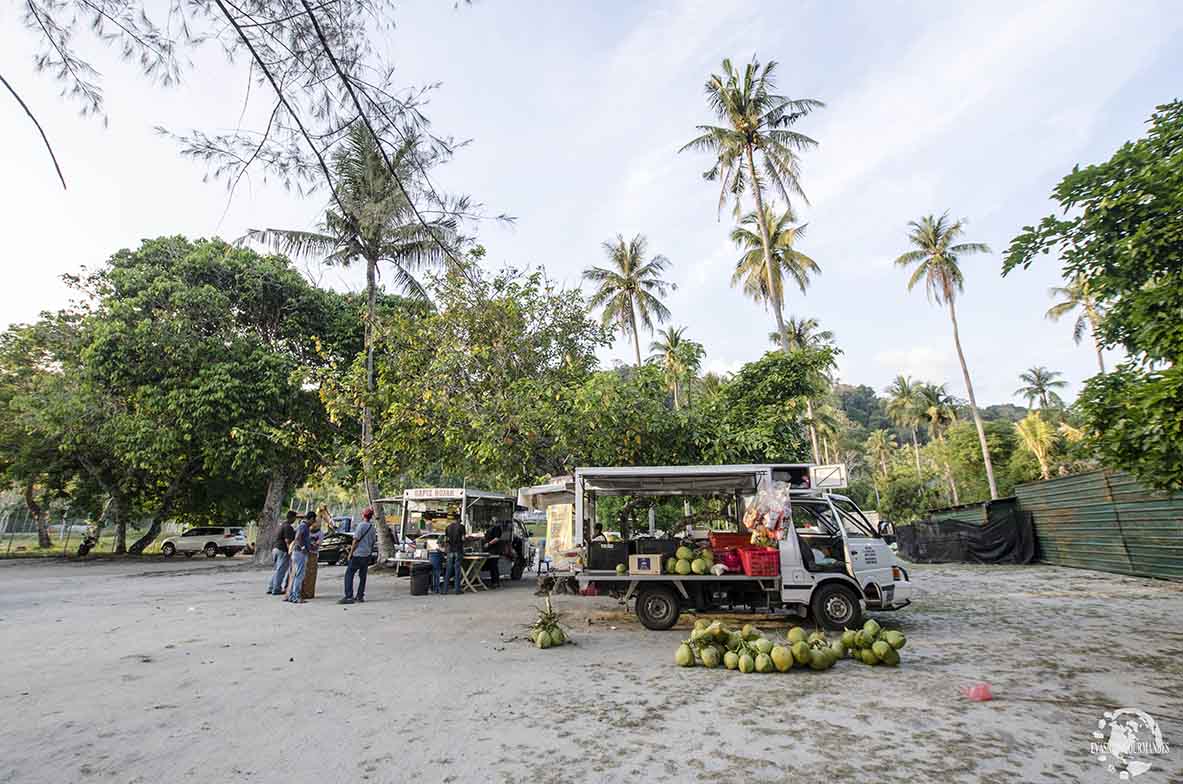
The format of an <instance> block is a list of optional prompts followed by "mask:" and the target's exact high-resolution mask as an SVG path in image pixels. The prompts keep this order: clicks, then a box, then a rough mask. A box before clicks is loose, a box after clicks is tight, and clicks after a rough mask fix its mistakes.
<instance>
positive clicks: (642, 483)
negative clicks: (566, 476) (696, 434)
mask: <svg viewBox="0 0 1183 784" xmlns="http://www.w3.org/2000/svg"><path fill="white" fill-rule="evenodd" d="M811 467H812V466H810V465H808V464H804V463H801V464H778V465H772V464H745V465H699V466H636V467H619V466H616V467H593V468H580V469H578V470H577V472H576V474H577V476H578V477H579V479H580V480H581V481H582V483H583V488H584V490H587V491H594V492H595V493H596V495H636V496H664V495H702V494H706V493H723V492H739V493H742V494H745V495H748V494H752V493H755V492H756V489H757V486H758V484H759V480H760V477H767V476H770V475H771V478H772V480H773V481H778V482H786V483H789V484H790V485H797V486H801V487H807V486H808V484H807V483H806V482H805V480H807V479H808V478H809V476H810V468H811Z"/></svg>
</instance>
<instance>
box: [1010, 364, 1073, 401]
mask: <svg viewBox="0 0 1183 784" xmlns="http://www.w3.org/2000/svg"><path fill="white" fill-rule="evenodd" d="M1062 375H1063V373H1061V372H1060V371H1058V370H1048V369H1047V368H1045V367H1044V366H1043V365H1040V366H1039V367H1033V368H1029V369H1027V370H1024V371H1023V372H1022V373H1020V374H1019V381H1022V382H1023V385H1022V386H1021V387H1019V388H1018V389H1016V390H1015V395H1016V396H1018V397H1021V398H1024V399H1025V400H1026V401H1027V408H1028V410H1030V408H1031V403H1032V402H1034V401H1036V400H1038V401H1039V407H1040V408H1041V409H1044V408H1048V407H1049V406H1052V405H1056V406H1063V405H1064V401H1063V400H1061V399H1060V396H1059V395H1057V394H1056V390H1057V389H1063V388H1064V387H1066V386H1068V382H1067V381H1065V380H1064V379H1062V378H1059V376H1062Z"/></svg>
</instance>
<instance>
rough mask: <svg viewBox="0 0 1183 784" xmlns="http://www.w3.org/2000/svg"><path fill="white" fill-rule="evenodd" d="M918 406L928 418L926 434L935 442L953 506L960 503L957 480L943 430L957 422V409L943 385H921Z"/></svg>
mask: <svg viewBox="0 0 1183 784" xmlns="http://www.w3.org/2000/svg"><path fill="white" fill-rule="evenodd" d="M919 396H920V405H921V407H922V409H923V410H924V415H925V416H926V417H927V418H928V432H929V433H931V434H932V437H933V438H934V439H935V440H936V442H937V447H938V449H939V451H940V452H941V454H940V462H941V463H943V464H944V465H943V466H942V470H943V471H944V474H945V481H946V482H948V483H949V498H950V500H951V501H952V502H953V506H957V505H958V504H960V503H961V500H960V497H959V495H958V493H957V479H956V478H955V477H954V476H953V467H952V466H951V465H950V464H949V456H948V455H947V454H944V452H945V430H946V429H947V428H948V427H949V425H951V424H953V423H954V422H956V421H957V407H956V404H955V403H954V401H953V398H952V397H951V396H950V395H949V393H948V392H947V391H946V390H945V385H944V384H921V385H920V389H919Z"/></svg>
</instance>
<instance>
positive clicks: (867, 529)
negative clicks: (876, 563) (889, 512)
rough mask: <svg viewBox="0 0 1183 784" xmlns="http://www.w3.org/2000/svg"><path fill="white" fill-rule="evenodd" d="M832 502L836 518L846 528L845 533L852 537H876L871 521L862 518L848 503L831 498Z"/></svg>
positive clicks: (860, 513) (857, 510)
mask: <svg viewBox="0 0 1183 784" xmlns="http://www.w3.org/2000/svg"><path fill="white" fill-rule="evenodd" d="M830 500H831V501H833V502H834V509H836V510H837V512H838V517H839V518H840V519H841V520H842V525H843V526H844V527H845V528H846V533H847V534H849V535H852V536H871V537H875V536H878V533H876V531H875V526H873V525H871V521H870V520H868V519H867V518H866V517H864V516H863V513H862V512H861V511H859V508H858V507H857V506H855V505H854V504H853V503H851V502H850V501H847V500H845V499H843V498H831V499H830Z"/></svg>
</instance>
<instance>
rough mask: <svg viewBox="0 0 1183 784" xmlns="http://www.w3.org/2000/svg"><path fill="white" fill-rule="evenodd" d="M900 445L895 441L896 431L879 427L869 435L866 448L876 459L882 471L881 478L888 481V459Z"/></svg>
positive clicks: (873, 458)
mask: <svg viewBox="0 0 1183 784" xmlns="http://www.w3.org/2000/svg"><path fill="white" fill-rule="evenodd" d="M898 447H899V444H897V443H896V441H895V433H893V432H891V431H890V430H884V429H879V430H875V431H873V432H872V433H871V434H870V435H869V436H867V441H866V449H867V453H868V454H869V455H870V457H871V459H872V460H874V461H875V463H876V464H877V466H878V468H879V471H880V478H881V479H882V480H883V481H884V482H886V481H887V473H888V470H887V461H888V460H890V459H891V456H892V454H893V453H894V452H895V450H896V449H897V448H898Z"/></svg>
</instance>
